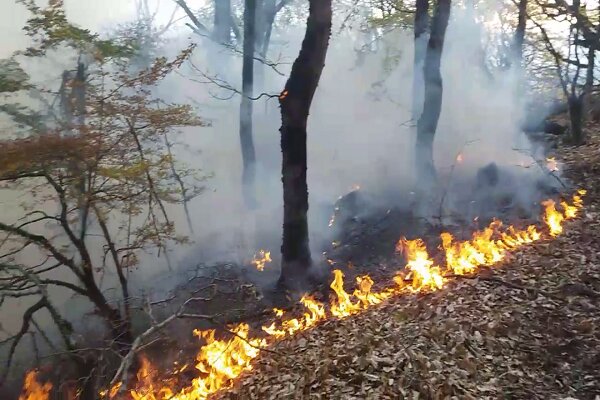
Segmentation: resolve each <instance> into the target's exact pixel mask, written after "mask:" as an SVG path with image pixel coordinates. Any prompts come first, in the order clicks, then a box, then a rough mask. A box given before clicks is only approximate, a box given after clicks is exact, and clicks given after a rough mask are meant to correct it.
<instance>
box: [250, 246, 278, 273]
mask: <svg viewBox="0 0 600 400" xmlns="http://www.w3.org/2000/svg"><path fill="white" fill-rule="evenodd" d="M271 261H273V260H271V252H270V251H266V250H259V251H258V253H256V254H255V255H254V258H253V259H252V264H253V265H254V266H255V267H256V269H257V270H259V271H264V270H265V265H267V264H268V263H270V262H271Z"/></svg>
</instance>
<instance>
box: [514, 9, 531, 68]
mask: <svg viewBox="0 0 600 400" xmlns="http://www.w3.org/2000/svg"><path fill="white" fill-rule="evenodd" d="M526 27H527V0H520V1H519V20H518V22H517V29H516V30H515V38H514V42H513V48H512V59H513V60H511V61H514V62H515V63H517V65H520V64H521V61H522V60H523V43H524V41H525V28H526Z"/></svg>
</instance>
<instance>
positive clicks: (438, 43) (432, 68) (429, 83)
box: [416, 0, 451, 183]
mask: <svg viewBox="0 0 600 400" xmlns="http://www.w3.org/2000/svg"><path fill="white" fill-rule="evenodd" d="M450 6H451V0H438V2H437V4H436V7H435V13H434V16H433V21H432V26H431V34H430V36H429V41H428V43H427V52H426V54H425V65H424V67H423V74H424V77H425V100H424V103H423V112H422V113H421V116H420V117H419V120H418V122H417V146H416V147H417V148H416V157H417V158H416V160H417V161H416V164H417V165H416V167H417V173H418V175H419V180H420V182H425V183H433V182H434V181H435V179H436V172H435V166H434V163H433V139H434V137H435V132H436V130H437V125H438V120H439V118H440V113H441V110H442V92H443V87H442V74H441V72H440V66H441V60H442V51H443V48H444V39H445V36H446V28H447V26H448V19H449V18H450Z"/></svg>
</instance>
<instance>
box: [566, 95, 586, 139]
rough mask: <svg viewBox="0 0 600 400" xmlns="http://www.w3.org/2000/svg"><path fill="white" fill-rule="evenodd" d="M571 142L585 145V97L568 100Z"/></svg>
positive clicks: (574, 97)
mask: <svg viewBox="0 0 600 400" xmlns="http://www.w3.org/2000/svg"><path fill="white" fill-rule="evenodd" d="M568 104H569V119H570V122H571V140H572V141H573V144H576V145H580V144H583V141H584V137H583V97H581V96H577V95H572V96H569V99H568Z"/></svg>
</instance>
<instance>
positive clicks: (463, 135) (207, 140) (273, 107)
mask: <svg viewBox="0 0 600 400" xmlns="http://www.w3.org/2000/svg"><path fill="white" fill-rule="evenodd" d="M334 32H335V29H334ZM484 33H485V26H484V25H483V24H482V23H481V22H476V20H475V17H474V16H473V12H472V10H469V9H463V8H461V7H454V9H453V11H452V16H451V21H450V25H449V28H448V32H447V37H446V44H445V48H444V53H443V59H442V76H443V80H444V98H443V105H442V114H441V117H440V122H439V127H438V130H437V133H436V139H435V150H434V152H435V160H436V167H437V169H438V171H439V173H440V175H441V176H444V177H448V174H449V171H450V169H451V168H452V166H453V165H454V168H453V169H454V171H453V174H452V176H451V177H450V178H451V181H449V182H446V183H445V186H447V187H446V189H445V190H447V191H448V192H449V193H448V195H447V199H448V200H447V202H448V205H449V206H450V207H452V205H453V204H452V203H453V202H455V203H456V204H455V206H456V207H459V206H460V205H461V202H464V201H467V200H466V199H465V198H464V197H465V196H463V194H464V193H463V192H464V190H465V186H464V185H466V184H471V183H472V186H473V188H469V189H470V190H475V188H474V186H475V184H476V175H477V172H478V170H479V169H481V168H482V167H485V166H486V165H488V164H489V163H495V164H496V165H497V166H498V167H499V168H500V172H499V173H500V175H501V176H500V180H499V185H498V186H499V189H497V190H498V191H500V192H507V193H511V194H513V195H514V197H518V202H519V203H520V204H522V205H524V206H525V205H528V207H531V205H532V204H533V203H535V202H536V201H537V200H538V197H539V196H540V192H539V189H538V188H537V187H536V182H537V181H538V180H543V181H544V182H546V183H547V184H548V185H550V186H552V187H554V186H556V185H557V182H556V181H555V180H554V179H553V178H548V177H547V173H546V171H544V170H543V169H542V168H540V167H538V166H537V165H536V164H534V163H533V161H534V160H533V158H532V157H535V158H538V159H543V158H541V154H539V152H538V149H536V148H535V147H534V146H532V144H531V143H530V142H529V140H528V138H527V137H526V136H525V134H524V133H523V132H522V131H521V129H520V126H521V124H522V120H523V117H524V114H523V109H524V101H525V99H524V97H523V96H522V95H521V94H520V93H521V92H520V91H519V90H520V89H519V85H520V81H519V78H520V77H519V76H518V74H517V72H516V71H514V70H509V71H501V72H500V73H497V74H494V75H493V76H490V73H489V71H487V70H486V69H485V68H484V64H483V62H484V60H485V56H486V55H485V52H484V49H483V44H482V40H481V38H482V35H483V34H484ZM302 35H303V32H302V29H297V30H291V29H290V30H288V31H286V32H284V33H280V35H279V37H277V40H278V41H281V42H284V43H286V45H285V46H282V47H280V48H276V49H275V51H274V54H278V53H279V52H280V56H279V58H280V59H281V60H283V61H284V63H282V64H280V65H278V66H277V69H278V70H280V71H281V72H282V73H283V74H284V76H281V75H279V74H277V73H276V72H275V71H273V70H272V69H271V68H269V67H265V80H264V88H262V89H261V90H260V91H259V92H257V93H255V94H257V95H258V94H259V93H260V92H262V91H264V92H265V93H267V94H269V95H276V94H278V92H279V91H280V90H281V88H282V87H283V85H284V82H285V76H287V73H288V71H289V68H290V64H291V62H292V61H293V59H294V58H295V57H296V55H297V52H298V49H299V45H300V41H301V38H302ZM357 36H358V39H357ZM361 39H363V38H361V36H360V35H356V32H351V33H341V34H334V35H333V36H332V39H331V45H330V49H329V52H328V55H327V61H326V65H325V69H324V71H323V75H322V78H321V82H320V84H319V88H318V90H317V93H316V95H315V99H314V102H313V107H312V109H311V114H310V117H309V126H308V130H309V138H308V154H309V160H308V186H309V197H310V210H309V214H310V216H309V217H310V227H311V244H312V248H313V253H314V254H317V255H318V254H319V253H320V250H321V245H322V243H323V242H324V241H326V240H327V238H328V237H329V236H330V234H331V232H330V231H329V230H328V228H327V223H326V222H327V221H328V219H329V217H330V216H331V211H332V205H333V203H334V202H335V201H336V200H337V198H338V197H339V196H340V195H344V194H346V193H348V192H349V191H351V189H352V187H353V186H355V185H360V187H361V191H364V192H365V193H369V197H370V198H373V199H379V201H380V203H388V204H393V203H394V202H403V201H404V200H403V199H406V197H407V196H406V195H407V193H408V192H410V191H412V190H414V188H415V185H414V184H415V182H414V175H415V174H414V172H415V171H414V151H413V148H414V135H415V128H414V124H415V121H411V112H410V111H411V107H412V106H413V104H412V92H411V87H412V82H413V80H412V76H413V37H412V32H410V31H403V30H400V29H398V30H396V31H393V32H391V33H388V34H386V35H385V36H384V37H383V39H382V41H381V42H380V43H379V45H378V49H376V50H375V51H372V52H369V53H367V54H365V55H363V59H362V62H361V63H360V64H359V63H358V62H357V61H358V58H357V52H356V51H355V50H356V48H357V47H359V46H360V45H362V43H361V42H360V41H361ZM364 40H368V38H364ZM390 48H393V49H397V50H398V51H399V54H394V55H393V56H394V57H396V56H397V58H396V59H395V60H392V65H393V67H392V68H391V69H390V68H388V70H387V71H386V64H387V65H389V64H390V62H389V61H390V60H386V59H385V58H386V57H390V55H389V52H390ZM217 52H219V50H217ZM214 53H215V50H214V48H212V45H209V46H207V45H205V44H203V43H202V42H201V46H200V48H199V50H198V51H197V53H196V54H195V57H194V60H193V62H194V65H196V66H197V67H198V69H200V70H202V71H203V72H204V73H206V74H207V75H211V74H212V75H211V76H213V77H215V76H216V77H219V78H222V79H223V80H224V81H227V82H228V84H230V85H231V86H232V87H234V88H240V87H241V83H240V81H239V76H240V73H239V71H240V70H241V57H240V56H239V55H236V54H233V55H232V54H231V53H229V55H228V56H224V55H223V50H220V53H219V58H220V59H221V60H223V59H226V63H224V64H222V65H215V62H214V58H215V54H214ZM286 63H287V64H286ZM182 75H184V76H178V77H174V78H173V79H172V80H169V82H168V83H166V84H165V92H164V95H168V96H169V98H171V99H173V100H177V101H183V102H185V101H186V99H194V100H195V102H196V104H198V110H199V112H200V114H201V115H203V116H206V117H207V118H209V119H210V120H211V121H212V122H213V125H212V127H210V128H202V129H199V130H194V131H193V132H186V133H185V139H184V142H185V143H186V144H187V145H189V146H190V147H191V148H193V149H197V150H199V151H201V153H200V154H199V155H198V157H194V160H193V162H194V163H195V165H196V166H199V167H202V168H203V169H204V170H205V171H206V172H208V173H212V174H214V176H213V177H212V178H210V179H209V180H208V181H207V189H208V190H207V191H206V193H205V194H203V195H202V196H200V197H199V198H198V199H196V200H194V202H193V203H192V205H191V209H192V210H193V212H192V214H193V216H192V217H193V221H194V226H195V229H196V230H197V232H198V236H196V237H195V240H196V244H195V245H194V247H193V249H191V250H189V253H188V254H187V256H184V258H183V259H186V260H193V259H197V260H203V261H207V262H209V261H210V260H215V261H216V260H223V259H234V260H237V261H238V262H239V261H244V259H245V260H246V261H247V260H248V259H249V258H250V257H251V256H252V253H253V251H255V250H256V249H258V248H267V249H268V250H271V251H272V252H273V253H274V254H276V253H278V251H277V250H278V247H279V244H280V232H281V222H282V221H281V214H282V212H281V209H282V193H281V183H280V179H281V173H280V165H281V164H280V163H281V159H280V150H279V134H278V128H279V125H280V115H279V110H278V104H277V99H274V98H263V99H260V100H258V101H256V102H255V104H254V137H255V145H256V151H257V159H258V170H259V173H258V184H257V191H258V195H259V196H258V199H259V202H260V208H259V209H258V210H257V211H255V212H249V211H248V210H246V209H245V207H244V205H243V202H242V200H241V184H240V182H241V170H242V166H241V157H240V149H239V137H238V122H237V116H238V112H239V96H237V95H235V96H234V97H232V98H231V99H230V100H218V99H216V98H215V96H226V95H227V94H231V93H228V91H227V90H223V89H222V88H218V87H215V86H214V85H211V84H210V83H206V84H199V83H195V82H190V80H189V78H190V77H192V78H193V77H194V76H195V77H196V78H195V79H200V80H203V79H202V78H201V77H200V78H199V77H198V73H197V71H193V70H191V69H190V70H187V71H183V72H182ZM204 80H205V79H204ZM167 92H168V93H167ZM458 154H460V157H459V158H460V161H457V156H458ZM473 196H474V197H473V199H474V200H478V201H480V200H481V198H480V197H479V194H477V193H475V194H473ZM476 210H477V209H475V210H474V211H470V212H469V213H467V214H469V215H465V217H469V218H472V217H473V216H475V215H470V214H471V213H475V212H476ZM455 211H456V210H455ZM492 211H499V210H491V211H490V212H492ZM422 212H424V213H426V214H427V213H429V214H432V213H434V212H438V207H437V205H436V206H435V207H432V208H431V209H426V210H424V211H422ZM277 261H278V260H277V258H275V262H274V265H276V264H277Z"/></svg>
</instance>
